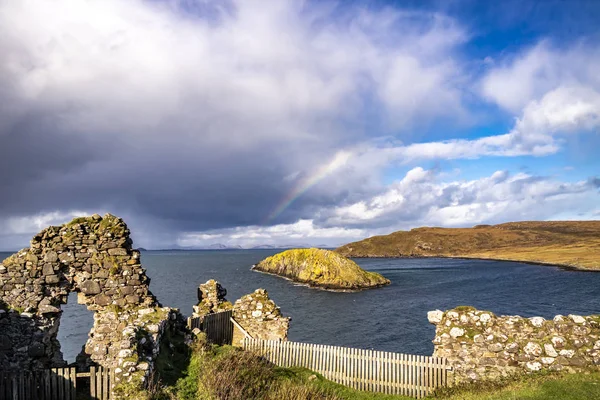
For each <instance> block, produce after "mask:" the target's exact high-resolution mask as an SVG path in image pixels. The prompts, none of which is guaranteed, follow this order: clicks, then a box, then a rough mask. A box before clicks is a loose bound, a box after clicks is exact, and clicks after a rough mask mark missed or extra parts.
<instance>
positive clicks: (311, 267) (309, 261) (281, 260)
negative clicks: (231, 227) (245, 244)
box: [252, 249, 390, 290]
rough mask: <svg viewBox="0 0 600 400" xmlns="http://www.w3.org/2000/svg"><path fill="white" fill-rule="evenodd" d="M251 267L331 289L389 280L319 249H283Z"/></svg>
mask: <svg viewBox="0 0 600 400" xmlns="http://www.w3.org/2000/svg"><path fill="white" fill-rule="evenodd" d="M252 269H253V270H256V271H261V272H267V273H271V274H275V275H279V276H283V277H286V278H289V279H291V280H293V281H295V282H301V283H306V284H308V285H309V286H314V287H320V288H323V289H331V290H360V289H370V288H375V287H379V286H383V285H387V284H389V283H390V281H389V280H388V279H386V278H384V277H383V276H381V275H379V274H378V273H375V272H369V271H365V270H363V269H362V268H360V267H359V266H358V265H357V264H356V263H355V262H354V261H352V260H350V259H348V258H346V257H343V256H341V255H339V254H338V253H335V252H333V251H329V250H323V249H292V250H286V251H283V252H281V253H277V254H275V255H273V256H271V257H268V258H266V259H264V260H262V261H261V262H259V263H258V264H257V265H255V266H254V267H252Z"/></svg>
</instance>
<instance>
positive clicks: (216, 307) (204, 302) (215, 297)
mask: <svg viewBox="0 0 600 400" xmlns="http://www.w3.org/2000/svg"><path fill="white" fill-rule="evenodd" d="M225 296H227V289H225V288H224V287H223V286H221V284H220V283H219V282H217V281H215V280H214V279H211V280H209V281H207V282H206V283H203V284H201V285H200V286H198V304H197V305H195V306H193V310H194V312H193V313H192V318H201V319H204V317H205V316H206V315H208V314H214V313H218V312H222V311H227V310H231V309H232V308H233V304H231V303H230V302H229V301H227V299H226V298H225Z"/></svg>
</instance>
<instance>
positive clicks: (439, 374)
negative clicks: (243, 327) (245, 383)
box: [243, 338, 449, 399]
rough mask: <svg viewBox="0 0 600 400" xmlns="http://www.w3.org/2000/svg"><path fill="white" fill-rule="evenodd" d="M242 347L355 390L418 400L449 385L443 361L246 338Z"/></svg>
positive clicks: (446, 368)
mask: <svg viewBox="0 0 600 400" xmlns="http://www.w3.org/2000/svg"><path fill="white" fill-rule="evenodd" d="M243 347H244V349H245V350H250V351H255V352H257V353H258V354H260V355H262V356H264V357H265V358H266V359H268V360H269V361H270V362H272V363H273V364H275V365H278V366H281V367H305V368H308V369H311V370H313V371H315V372H318V373H319V374H321V375H323V376H324V377H325V378H327V379H329V380H332V381H334V382H337V383H340V384H342V385H345V386H349V387H351V388H354V389H358V390H365V391H371V392H382V393H386V394H400V395H405V396H412V397H415V398H418V399H420V398H423V397H425V396H427V395H429V394H431V393H432V392H433V390H434V389H436V388H438V387H441V386H446V385H447V384H448V383H449V376H448V375H449V367H448V362H447V360H446V359H445V358H439V357H427V356H417V355H411V354H400V353H389V352H384V351H374V350H363V349H354V348H349V347H338V346H326V345H318V344H310V343H297V342H286V341H273V340H261V339H250V338H245V339H244V341H243Z"/></svg>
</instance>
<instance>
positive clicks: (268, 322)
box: [233, 289, 291, 345]
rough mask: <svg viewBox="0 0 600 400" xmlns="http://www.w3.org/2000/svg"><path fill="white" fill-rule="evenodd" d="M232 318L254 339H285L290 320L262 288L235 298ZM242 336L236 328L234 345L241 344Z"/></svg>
mask: <svg viewBox="0 0 600 400" xmlns="http://www.w3.org/2000/svg"><path fill="white" fill-rule="evenodd" d="M233 319H234V320H236V322H237V323H238V324H240V325H241V326H242V328H244V330H245V331H246V332H248V334H249V335H250V336H252V337H253V338H254V339H263V340H287V336H288V330H289V328H290V321H291V318H289V317H284V316H283V315H282V314H281V311H280V310H279V307H277V305H276V304H275V302H274V301H273V300H271V299H270V298H269V294H268V293H267V291H266V290H264V289H256V290H255V291H254V293H250V294H247V295H245V296H242V297H241V298H240V299H239V300H237V301H236V302H235V303H234V304H233ZM236 332H237V333H238V334H237V335H236ZM243 338H244V337H243V335H242V334H241V332H239V330H238V329H236V330H234V336H233V343H234V344H235V345H238V344H241V341H242V340H243Z"/></svg>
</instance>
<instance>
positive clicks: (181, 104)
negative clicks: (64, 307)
mask: <svg viewBox="0 0 600 400" xmlns="http://www.w3.org/2000/svg"><path fill="white" fill-rule="evenodd" d="M48 15H52V18H49V17H48ZM599 20H600V3H599V2H597V1H586V0H580V1H552V0H546V1H503V2H488V1H475V0H474V1H304V2H301V1H293V0H272V1H262V0H261V1H259V0H245V1H242V0H230V1H217V0H168V1H167V0H164V1H163V0H105V1H88V2H80V1H78V0H57V1H55V2H46V1H42V0H23V1H19V2H0V51H1V52H2V54H3V55H4V56H3V58H2V60H0V97H1V98H0V104H2V106H0V171H1V172H0V193H2V194H3V201H2V202H0V249H14V248H16V247H21V246H25V245H26V244H27V242H28V240H29V238H30V237H31V236H32V235H33V234H34V233H35V232H37V231H39V230H41V229H42V228H44V227H45V226H46V225H48V224H59V223H63V222H65V221H67V220H69V219H70V218H72V217H74V216H78V215H82V214H91V213H96V212H97V213H104V212H111V213H113V214H117V215H119V216H122V217H123V218H125V220H126V221H127V222H128V224H129V225H130V227H131V229H132V232H133V234H134V238H135V240H136V244H137V245H139V246H143V247H148V248H167V247H202V246H207V245H210V244H213V243H223V244H228V245H241V246H246V247H251V246H254V245H259V244H287V243H289V244H294V243H308V244H330V245H338V244H342V243H346V242H349V241H353V240H358V239H361V238H364V237H367V236H371V235H376V234H385V233H389V232H392V231H395V230H399V229H410V228H413V227H416V226H423V225H436V226H448V227H453V226H472V225H475V224H480V223H499V222H505V221H513V220H550V219H561V218H563V219H564V218H566V219H598V218H600V207H599V206H598V205H597V204H600V203H599V201H598V200H599V184H598V182H599V181H598V179H597V177H598V176H599V175H600V161H598V157H597V152H598V149H599V148H600V134H599V129H600V75H599V74H598V73H597V71H599V70H600V45H599V44H598V43H600V29H599V28H598V26H597V25H598V24H597V21H599Z"/></svg>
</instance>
